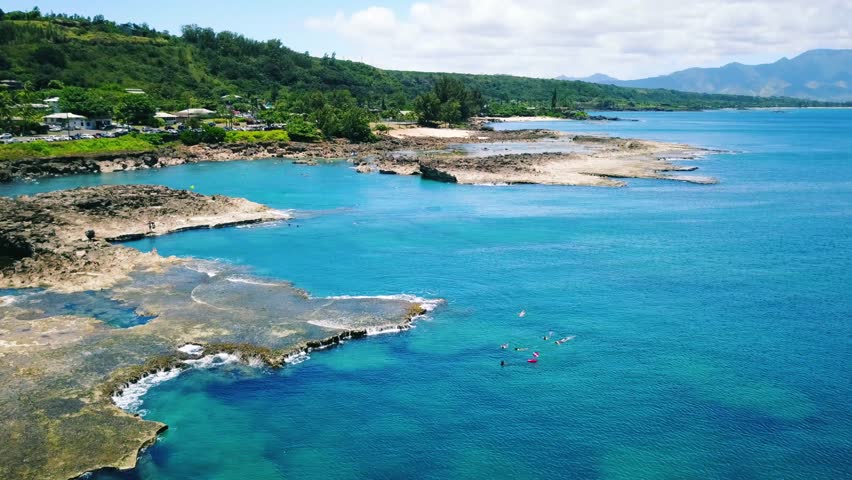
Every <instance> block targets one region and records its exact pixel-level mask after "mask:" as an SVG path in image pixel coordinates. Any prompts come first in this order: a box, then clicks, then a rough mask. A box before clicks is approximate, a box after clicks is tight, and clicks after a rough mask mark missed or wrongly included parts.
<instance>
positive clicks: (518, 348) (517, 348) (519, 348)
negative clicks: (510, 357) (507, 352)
mask: <svg viewBox="0 0 852 480" xmlns="http://www.w3.org/2000/svg"><path fill="white" fill-rule="evenodd" d="M524 350H529V348H527V347H524V348H521V347H515V351H516V352H523V351H524Z"/></svg>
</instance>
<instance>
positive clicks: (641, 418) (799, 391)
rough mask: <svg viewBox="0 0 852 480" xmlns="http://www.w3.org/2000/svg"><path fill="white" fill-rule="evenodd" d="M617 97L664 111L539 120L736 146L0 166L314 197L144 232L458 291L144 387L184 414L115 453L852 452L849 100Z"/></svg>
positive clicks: (593, 466)
mask: <svg viewBox="0 0 852 480" xmlns="http://www.w3.org/2000/svg"><path fill="white" fill-rule="evenodd" d="M619 115H620V116H623V117H626V118H637V119H639V120H641V121H640V122H611V123H595V122H589V123H581V122H549V123H545V124H535V125H531V124H525V125H521V126H524V127H527V126H530V127H547V128H558V129H562V130H566V131H585V132H609V133H612V134H615V135H622V136H636V137H642V138H650V139H659V140H672V141H682V142H689V143H693V144H697V145H701V146H707V147H715V148H722V149H728V150H733V151H736V153H734V154H720V155H714V156H711V157H709V158H707V159H704V160H699V161H694V162H691V163H693V164H696V165H698V166H699V167H700V170H699V171H698V173H699V174H701V175H712V176H715V177H717V178H719V180H720V182H721V183H720V184H718V185H712V186H699V185H689V184H683V183H677V182H665V181H651V180H642V181H639V180H630V181H628V183H629V185H630V186H629V187H627V188H622V189H596V188H571V187H547V186H535V185H523V186H512V187H477V186H460V185H448V184H441V183H434V182H428V181H421V180H419V179H418V178H414V177H397V176H379V175H359V174H356V173H355V172H353V171H352V170H351V169H349V168H348V167H347V166H346V165H345V164H328V165H320V166H317V167H306V166H297V165H292V164H291V163H288V162H286V161H281V160H269V161H256V162H233V163H216V164H212V163H211V164H199V165H189V166H182V167H174V168H169V169H165V170H162V171H140V172H128V173H118V174H110V175H102V176H80V177H68V178H63V179H55V180H49V181H43V182H40V183H38V184H17V185H12V186H0V194H5V195H15V194H22V193H34V192H37V191H44V190H52V189H57V188H67V187H71V186H79V185H89V184H98V183H160V184H164V185H168V186H172V187H180V188H187V187H188V186H189V185H195V186H196V190H197V191H199V192H202V193H208V194H212V193H221V194H227V195H237V196H244V197H247V198H249V199H251V200H255V201H258V202H263V203H266V204H269V205H271V206H273V207H275V208H285V209H287V208H291V209H295V210H296V212H297V214H298V216H299V219H298V220H297V221H295V222H291V225H290V226H288V225H287V224H278V225H274V226H261V227H256V228H236V229H226V230H216V231H192V232H185V233H181V234H178V235H172V236H168V237H161V238H156V239H153V240H144V241H140V242H136V243H134V244H132V245H133V246H136V247H137V248H141V249H150V248H157V250H158V251H159V252H160V253H161V254H169V255H171V254H174V255H194V256H198V257H203V258H211V259H220V260H224V261H228V262H233V263H235V264H240V265H245V266H249V267H251V268H252V269H253V270H254V271H255V272H257V273H258V274H261V275H264V276H272V277H279V278H284V279H288V280H292V281H293V282H295V284H296V286H298V287H301V288H305V289H307V290H309V291H311V293H313V294H314V295H344V294H348V295H381V294H397V293H409V294H415V295H419V296H422V297H441V298H445V299H446V300H447V303H446V304H445V305H443V306H442V307H440V308H439V309H438V310H436V311H435V312H434V313H433V314H432V316H431V317H430V318H429V319H427V320H424V321H421V322H420V323H419V324H418V326H417V328H415V329H414V330H411V331H408V332H405V333H402V334H397V335H386V336H378V337H370V338H368V339H366V340H363V341H358V342H350V343H347V344H345V345H343V346H342V347H340V348H337V349H333V350H328V351H323V352H319V353H315V354H313V355H312V358H311V359H310V360H309V361H307V362H305V363H302V364H300V365H297V366H294V367H288V368H286V369H283V370H281V371H275V372H270V371H264V370H254V369H249V368H243V367H233V366H231V367H226V368H223V369H219V370H206V371H205V370H194V371H190V372H188V373H185V374H182V375H181V376H180V377H179V378H178V379H176V380H174V381H171V382H169V383H165V384H162V385H159V386H157V387H156V388H154V389H153V390H152V391H151V392H149V393H148V395H147V396H146V397H145V399H144V409H145V410H146V411H147V412H148V413H147V418H149V419H154V420H159V421H163V422H166V423H168V424H169V426H170V429H169V430H168V432H167V433H166V434H165V435H163V437H162V439H161V440H160V441H159V442H158V443H157V444H156V445H155V446H154V447H152V448H150V449H149V450H147V451H146V452H145V453H144V454H143V455H142V457H141V460H140V464H139V467H138V468H137V469H135V470H133V471H132V472H128V473H123V474H117V473H101V474H97V475H95V478H97V479H100V480H103V479H116V478H121V479H146V480H147V479H187V478H204V479H243V478H264V479H265V478H275V479H277V478H291V477H296V476H304V477H316V478H340V479H348V478H364V477H369V478H424V479H426V478H428V479H442V478H450V477H456V478H495V477H497V478H554V477H555V478H603V479H622V478H623V479H651V478H672V479H682V478H719V479H722V478H724V479H735V478H742V479H750V478H767V479H770V478H771V479H778V478H784V479H800V478H801V479H809V480H810V479H815V478H850V477H852V433H850V432H852V406H850V402H849V397H850V394H852V386H850V379H852V368H850V360H852V358H850V357H852V355H850V353H852V349H850V345H852V343H850V340H852V323H850V312H852V295H850V287H849V286H850V285H852V256H850V253H849V252H852V219H851V218H850V216H852V133H850V132H852V111H848V110H819V111H817V110H808V111H790V112H789V113H785V114H775V113H772V112H739V111H724V112H702V113H633V112H626V113H622V114H619ZM507 127H508V128H518V127H519V125H507V124H502V125H499V126H498V128H507ZM521 310H525V311H526V312H527V314H526V316H524V317H519V316H518V312H519V311H521ZM551 331H552V332H553V337H555V338H561V337H565V336H569V335H576V338H575V339H574V340H572V341H569V342H567V343H565V344H562V345H558V346H557V345H555V344H553V343H552V340H549V341H546V342H545V341H544V340H542V339H541V337H542V336H544V335H548V334H549V332H551ZM507 342H508V343H510V349H509V350H501V349H500V344H502V343H507ZM516 346H520V347H529V348H530V350H529V351H524V352H515V351H514V350H513V348H514V347H516ZM533 350H536V351H538V352H540V360H539V362H538V363H537V364H528V363H527V362H526V359H527V358H529V357H530V353H531V351H533ZM501 360H504V361H506V362H508V365H507V366H506V367H502V368H501V367H500V361H501Z"/></svg>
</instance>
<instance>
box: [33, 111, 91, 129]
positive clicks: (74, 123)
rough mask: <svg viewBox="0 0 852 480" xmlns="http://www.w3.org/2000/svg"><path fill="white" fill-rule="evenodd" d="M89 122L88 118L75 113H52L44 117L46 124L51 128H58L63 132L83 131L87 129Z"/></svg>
mask: <svg viewBox="0 0 852 480" xmlns="http://www.w3.org/2000/svg"><path fill="white" fill-rule="evenodd" d="M87 120H88V119H87V118H86V117H84V116H82V115H75V114H73V113H51V114H50V115H45V117H44V123H46V124H47V125H48V126H49V127H54V126H56V127H60V128H62V129H63V130H82V129H83V128H85V127H86V121H87Z"/></svg>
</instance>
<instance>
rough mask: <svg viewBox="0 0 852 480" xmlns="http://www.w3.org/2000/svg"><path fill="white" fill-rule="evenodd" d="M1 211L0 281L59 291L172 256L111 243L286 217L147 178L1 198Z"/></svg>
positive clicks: (90, 285) (94, 284)
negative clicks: (141, 181)
mask: <svg viewBox="0 0 852 480" xmlns="http://www.w3.org/2000/svg"><path fill="white" fill-rule="evenodd" d="M0 213H2V215H0V287H2V288H27V287H50V288H53V289H57V290H63V291H75V290H89V289H100V288H107V287H109V286H111V285H113V284H114V283H115V282H117V281H119V280H122V279H125V278H126V277H127V275H128V273H129V272H131V271H133V270H134V269H136V268H140V267H146V268H156V267H162V266H166V265H168V264H171V263H174V262H175V261H176V260H175V259H165V258H162V257H160V256H158V255H156V254H150V253H149V254H146V253H142V252H139V251H138V250H135V249H131V248H124V247H120V246H115V245H112V244H111V243H110V242H115V241H124V240H132V239H139V238H143V237H145V236H154V235H163V234H167V233H173V232H178V231H184V230H191V229H198V228H219V227H225V226H234V225H240V224H246V223H257V222H265V221H274V220H281V219H285V218H287V215H286V214H284V213H282V212H277V211H274V210H271V209H269V208H267V207H265V206H263V205H260V204H257V203H253V202H249V201H248V200H244V199H237V198H230V197H224V196H221V195H213V196H209V197H208V196H204V195H199V194H196V193H192V192H188V191H184V190H173V189H170V188H166V187H161V186H154V185H109V186H101V187H88V188H77V189H74V190H62V191H57V192H50V193H43V194H40V195H35V196H32V197H27V196H24V197H19V198H17V199H9V198H0ZM22 227H23V228H22Z"/></svg>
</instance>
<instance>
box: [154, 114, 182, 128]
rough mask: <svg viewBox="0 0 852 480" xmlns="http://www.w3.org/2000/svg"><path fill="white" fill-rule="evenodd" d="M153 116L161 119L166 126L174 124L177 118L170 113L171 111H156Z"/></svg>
mask: <svg viewBox="0 0 852 480" xmlns="http://www.w3.org/2000/svg"><path fill="white" fill-rule="evenodd" d="M154 118H158V119H160V120H162V121H163V123H165V124H166V126H169V125H174V124H175V123H176V122H177V120H178V116H177V115H172V114H171V113H167V112H157V113H155V114H154Z"/></svg>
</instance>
